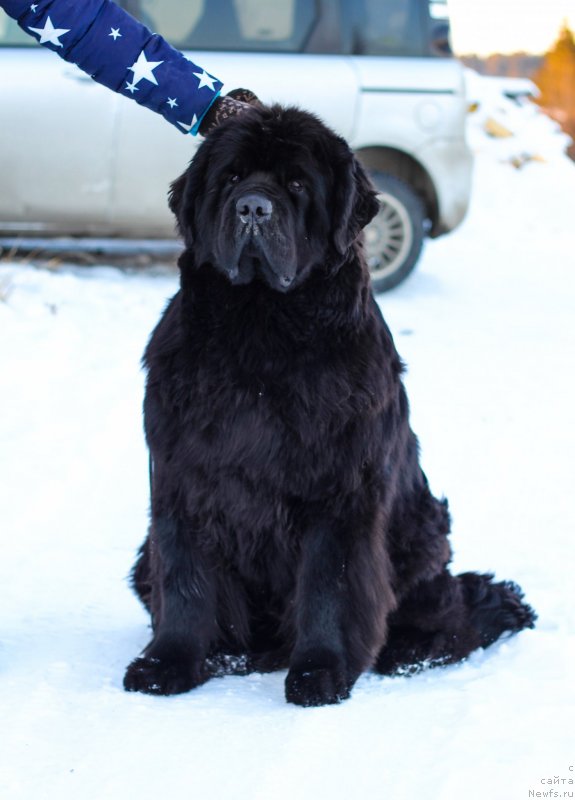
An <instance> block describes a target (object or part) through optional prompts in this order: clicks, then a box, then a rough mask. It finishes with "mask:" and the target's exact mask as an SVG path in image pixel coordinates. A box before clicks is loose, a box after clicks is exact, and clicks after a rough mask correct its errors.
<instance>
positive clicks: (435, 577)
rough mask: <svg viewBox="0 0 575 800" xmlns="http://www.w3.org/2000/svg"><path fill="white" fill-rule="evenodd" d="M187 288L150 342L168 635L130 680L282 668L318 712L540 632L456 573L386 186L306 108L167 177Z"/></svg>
mask: <svg viewBox="0 0 575 800" xmlns="http://www.w3.org/2000/svg"><path fill="white" fill-rule="evenodd" d="M171 207H172V209H173V210H174V212H175V214H176V216H177V219H178V224H179V227H180V230H181V232H182V234H183V236H184V240H185V244H186V250H185V252H184V253H183V255H182V256H181V258H180V262H179V264H180V270H181V289H180V291H179V292H178V294H177V295H176V296H175V297H174V298H173V300H172V301H171V302H170V304H169V306H168V308H167V309H166V311H165V313H164V315H163V317H162V319H161V320H160V322H159V324H158V326H157V328H156V330H155V331H154V333H153V335H152V338H151V340H150V343H149V345H148V348H147V351H146V354H145V364H146V367H147V370H148V381H147V390H146V399H145V429H146V436H147V441H148V445H149V448H150V452H151V456H152V460H153V479H152V501H151V518H152V519H151V526H150V532H149V536H148V538H147V540H146V542H145V543H144V545H143V547H142V549H141V552H140V556H139V559H138V561H137V563H136V566H135V568H134V572H133V580H134V585H135V588H136V591H137V592H138V594H139V596H140V597H141V599H142V600H143V602H144V603H145V605H146V606H147V608H148V609H149V610H150V612H151V614H152V620H153V638H152V641H151V642H150V644H149V645H148V647H147V648H146V650H145V652H144V654H143V655H142V656H141V657H140V658H137V659H136V660H135V661H134V662H132V664H131V665H130V666H129V667H128V671H127V673H126V677H125V687H126V688H127V689H128V690H134V691H143V692H149V693H156V694H172V693H176V692H182V691H186V690H188V689H191V688H192V687H194V686H197V685H198V684H200V683H202V682H203V681H204V680H206V679H207V678H208V677H210V676H211V675H214V674H222V673H225V672H226V671H244V672H247V671H250V670H268V669H276V668H281V667H288V668H289V671H288V675H287V678H286V696H287V699H288V700H290V701H292V702H294V703H298V704H301V705H320V704H323V703H333V702H338V701H339V700H342V699H343V698H345V697H347V696H348V695H349V692H350V690H351V687H352V686H353V684H354V682H355V680H356V679H357V677H358V676H359V675H360V674H361V672H363V671H364V670H367V669H370V668H375V669H376V670H378V671H380V672H382V673H386V674H388V673H393V672H397V671H399V670H407V671H411V670H414V669H417V668H419V667H420V666H421V665H423V664H446V663H451V662H454V661H457V660H460V659H462V658H465V657H466V656H467V655H468V654H469V653H470V652H471V651H472V650H473V649H475V648H477V647H485V646H487V645H488V644H490V643H491V642H493V641H495V640H496V639H497V638H498V637H499V636H500V635H501V634H502V633H503V632H504V631H518V630H520V629H521V628H524V627H529V626H531V625H532V624H533V621H534V618H535V616H534V614H533V612H532V610H531V609H530V608H529V607H528V606H526V605H525V604H523V603H522V600H521V597H522V596H521V592H520V591H519V590H518V588H517V587H516V586H515V585H513V584H511V583H508V582H504V583H494V582H493V580H492V576H490V575H479V574H475V573H466V574H463V575H458V576H452V575H451V574H450V572H449V571H448V566H447V565H448V563H449V560H450V547H449V543H448V538H447V536H448V533H449V514H448V510H447V503H446V501H445V500H442V501H440V500H437V499H435V498H434V497H433V496H432V494H431V493H430V490H429V488H428V484H427V481H426V478H425V475H424V474H423V472H422V470H421V468H420V466H419V461H418V445H417V440H416V438H415V436H414V434H413V433H412V431H411V429H410V427H409V420H408V402H407V398H406V394H405V390H404V387H403V384H402V381H401V373H402V364H401V361H400V359H399V356H398V354H397V352H396V350H395V347H394V344H393V340H392V337H391V334H390V332H389V330H388V328H387V326H386V324H385V322H384V320H383V319H382V316H381V313H380V311H379V308H378V306H377V304H376V302H375V300H374V298H373V296H372V293H371V290H370V284H369V275H368V271H367V268H366V265H365V261H364V258H363V254H362V247H361V236H360V233H361V229H362V228H363V227H364V226H365V225H366V224H367V223H368V222H369V220H370V219H371V218H372V217H373V216H374V214H375V213H376V212H377V208H378V204H377V201H376V196H375V193H374V190H373V188H372V186H371V184H370V183H369V181H368V179H367V177H366V175H365V173H364V171H363V169H362V167H361V166H360V164H359V163H358V161H357V160H356V159H355V158H354V156H353V154H352V153H351V151H350V150H349V148H348V146H347V144H346V143H345V142H344V141H343V140H342V139H340V138H338V137H337V136H336V135H335V134H333V133H332V132H331V131H329V130H328V129H327V128H325V127H324V126H323V125H322V124H321V123H320V122H319V121H318V120H317V119H316V118H315V117H313V116H312V115H309V114H307V113H304V112H302V111H298V110H295V109H282V108H280V107H274V108H272V109H259V110H254V111H253V113H249V114H246V115H245V117H244V118H242V119H240V120H239V121H235V122H234V123H233V124H228V125H223V126H222V127H221V128H220V129H218V130H217V131H216V132H214V133H213V134H212V135H211V136H210V137H209V138H208V140H206V142H205V143H204V144H203V145H202V146H201V148H200V149H199V151H198V153H197V155H196V156H195V158H194V160H193V162H192V164H191V165H190V167H189V169H188V170H187V172H186V173H184V175H183V176H182V177H181V178H179V179H178V180H177V181H176V182H175V183H174V185H173V187H172V194H171Z"/></svg>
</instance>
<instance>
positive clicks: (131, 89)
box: [126, 82, 140, 94]
mask: <svg viewBox="0 0 575 800" xmlns="http://www.w3.org/2000/svg"><path fill="white" fill-rule="evenodd" d="M126 89H127V90H128V91H129V92H130V94H134V92H139V91H140V90H139V89H138V87H137V86H136V83H135V82H133V83H127V84H126Z"/></svg>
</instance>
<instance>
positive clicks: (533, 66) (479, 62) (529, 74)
mask: <svg viewBox="0 0 575 800" xmlns="http://www.w3.org/2000/svg"><path fill="white" fill-rule="evenodd" d="M544 58H545V56H535V55H533V53H512V54H511V55H505V54H503V53H494V54H493V55H490V56H485V57H483V56H477V55H474V54H472V55H466V56H460V57H459V60H460V61H462V62H463V63H464V64H465V66H466V67H470V68H471V69H474V70H475V71H476V72H479V74H480V75H498V76H501V77H506V78H533V76H534V74H535V73H536V72H537V70H538V69H539V68H540V67H541V65H542V63H543V60H544Z"/></svg>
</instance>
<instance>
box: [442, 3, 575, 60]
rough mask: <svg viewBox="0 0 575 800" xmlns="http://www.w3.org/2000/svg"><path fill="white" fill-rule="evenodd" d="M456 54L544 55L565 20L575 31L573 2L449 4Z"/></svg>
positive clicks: (574, 7) (574, 4)
mask: <svg viewBox="0 0 575 800" xmlns="http://www.w3.org/2000/svg"><path fill="white" fill-rule="evenodd" d="M448 6H449V15H450V18H451V31H452V43H453V48H454V50H455V52H456V53H480V54H482V55H484V54H488V53H497V52H499V53H512V52H516V51H519V50H525V51H527V52H532V53H543V52H545V50H548V49H549V47H550V45H551V44H552V43H553V42H554V41H555V39H556V38H557V34H558V32H559V29H560V27H561V23H562V21H563V20H564V19H567V22H568V24H569V27H570V28H571V30H574V29H575V0H448Z"/></svg>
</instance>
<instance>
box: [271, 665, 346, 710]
mask: <svg viewBox="0 0 575 800" xmlns="http://www.w3.org/2000/svg"><path fill="white" fill-rule="evenodd" d="M285 688H286V700H287V701H288V703H295V704H296V705H297V706H325V705H329V704H333V703H341V701H342V700H346V699H347V698H348V697H349V695H350V691H351V682H350V681H349V679H348V677H347V673H346V671H345V670H342V669H337V668H325V667H324V668H318V669H290V671H289V672H288V674H287V678H286V686H285Z"/></svg>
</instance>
